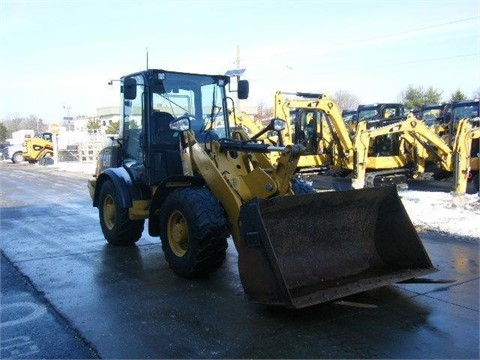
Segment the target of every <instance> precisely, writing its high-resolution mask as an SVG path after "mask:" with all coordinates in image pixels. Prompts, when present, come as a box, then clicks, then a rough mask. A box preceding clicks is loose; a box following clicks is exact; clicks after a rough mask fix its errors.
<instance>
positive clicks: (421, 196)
mask: <svg viewBox="0 0 480 360" xmlns="http://www.w3.org/2000/svg"><path fill="white" fill-rule="evenodd" d="M399 195H400V198H401V199H402V203H403V206H404V207H405V209H406V210H407V213H408V215H409V216H410V219H411V220H412V222H413V224H414V225H415V226H416V227H420V228H422V229H425V230H433V231H439V232H442V233H446V234H452V235H457V236H462V237H463V236H465V237H470V238H475V239H478V240H480V196H479V195H477V194H466V195H465V198H464V203H463V204H459V205H455V204H454V198H453V195H452V194H449V193H444V192H427V191H413V190H402V191H400V192H399ZM455 203H456V202H455Z"/></svg>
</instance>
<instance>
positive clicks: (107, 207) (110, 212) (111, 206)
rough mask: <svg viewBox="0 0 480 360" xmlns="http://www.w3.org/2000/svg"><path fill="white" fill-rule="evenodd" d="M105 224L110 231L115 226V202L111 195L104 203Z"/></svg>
mask: <svg viewBox="0 0 480 360" xmlns="http://www.w3.org/2000/svg"><path fill="white" fill-rule="evenodd" d="M103 222H104V223H105V226H106V227H107V228H108V230H112V229H113V226H114V225H115V202H114V201H113V198H112V196H111V195H107V196H106V197H105V200H104V201H103Z"/></svg>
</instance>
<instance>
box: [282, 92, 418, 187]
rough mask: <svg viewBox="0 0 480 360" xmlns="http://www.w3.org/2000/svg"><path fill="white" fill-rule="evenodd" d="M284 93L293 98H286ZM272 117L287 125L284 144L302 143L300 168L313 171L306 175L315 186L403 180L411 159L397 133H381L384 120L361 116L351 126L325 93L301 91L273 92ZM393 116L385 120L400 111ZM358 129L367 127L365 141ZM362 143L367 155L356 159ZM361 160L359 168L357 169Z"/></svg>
mask: <svg viewBox="0 0 480 360" xmlns="http://www.w3.org/2000/svg"><path fill="white" fill-rule="evenodd" d="M288 95H290V96H294V98H293V99H287V97H286V96H288ZM390 108H392V109H393V107H389V108H388V109H390ZM385 109H387V108H385ZM385 109H384V110H385ZM385 111H386V110H385ZM275 116H276V117H278V118H281V119H284V120H286V121H287V123H290V124H291V126H290V127H288V126H287V129H286V131H285V135H284V136H285V143H286V144H291V143H293V144H297V143H300V144H303V145H305V146H306V147H307V149H308V150H309V151H308V156H303V157H302V159H301V161H300V162H299V171H298V172H299V174H307V175H313V176H310V179H311V180H313V183H314V186H315V187H318V188H334V189H351V188H352V187H353V188H362V187H365V186H367V187H377V186H384V185H399V184H404V183H406V176H407V174H408V173H409V172H410V169H411V158H410V156H409V154H408V153H406V152H405V151H404V148H403V143H402V142H401V139H400V138H399V137H398V136H397V135H392V134H386V135H385V134H383V132H382V130H381V128H382V127H383V123H382V126H377V125H378V124H377V123H375V124H373V122H369V121H367V120H365V119H364V120H362V121H360V122H358V123H357V124H356V125H355V126H353V127H352V126H351V124H350V125H348V126H347V124H345V122H344V121H343V118H342V115H341V112H340V109H339V107H338V106H337V104H336V103H335V101H333V100H332V99H330V98H329V97H328V96H327V95H325V94H308V93H300V92H297V93H282V92H280V91H277V92H276V93H275ZM309 116H310V119H311V120H308V117H309ZM400 117H401V116H400ZM395 118H396V120H395V121H393V120H391V119H390V120H389V121H388V123H396V122H398V121H400V120H399V116H397V115H396V116H395ZM377 122H378V121H377ZM360 130H362V131H366V132H367V134H368V140H365V139H366V136H365V135H364V136H363V138H362V139H360V138H359V137H358V136H357V134H358V133H359V131H360ZM361 140H363V141H367V143H364V144H363V143H360V141H361ZM364 146H366V147H367V150H368V153H367V157H366V158H365V159H359V158H358V152H359V149H360V148H362V149H363V148H364ZM360 161H362V162H363V168H362V169H361V172H358V170H359V162H360ZM318 174H323V175H324V176H323V175H322V176H318ZM315 175H317V176H315Z"/></svg>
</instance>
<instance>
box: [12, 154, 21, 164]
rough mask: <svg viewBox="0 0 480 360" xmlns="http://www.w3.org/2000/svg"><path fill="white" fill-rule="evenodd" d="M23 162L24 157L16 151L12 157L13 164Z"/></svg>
mask: <svg viewBox="0 0 480 360" xmlns="http://www.w3.org/2000/svg"><path fill="white" fill-rule="evenodd" d="M22 161H23V155H22V152H21V151H16V152H14V153H13V155H12V162H13V163H15V164H18V163H21V162H22Z"/></svg>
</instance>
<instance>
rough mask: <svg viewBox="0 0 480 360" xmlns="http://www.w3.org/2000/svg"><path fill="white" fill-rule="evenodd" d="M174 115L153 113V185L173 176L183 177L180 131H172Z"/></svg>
mask: <svg viewBox="0 0 480 360" xmlns="http://www.w3.org/2000/svg"><path fill="white" fill-rule="evenodd" d="M173 120H174V117H173V115H172V114H170V113H168V112H163V111H153V112H152V115H151V117H150V141H151V147H150V148H151V151H152V152H153V154H152V155H153V158H154V161H153V164H152V165H153V166H152V167H153V179H152V184H155V183H159V182H161V181H162V180H163V179H165V178H166V177H168V176H172V175H183V168H182V159H181V156H180V131H176V130H172V129H170V122H171V121H173Z"/></svg>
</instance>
